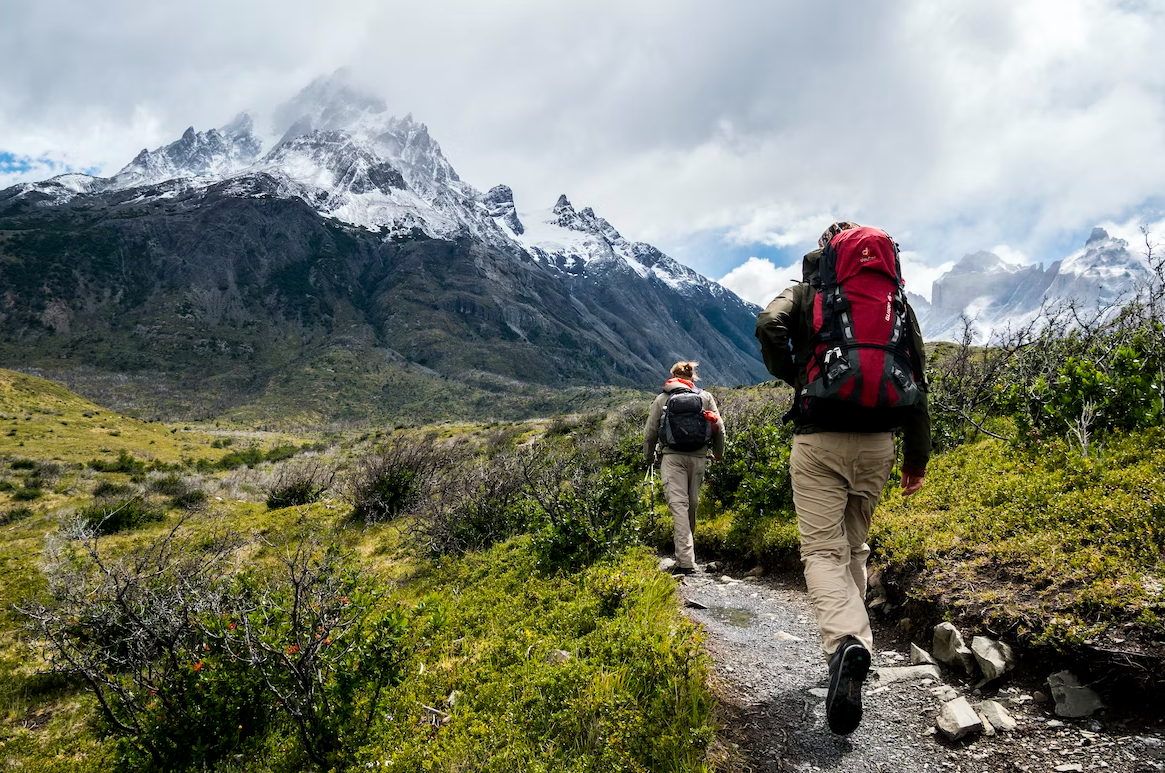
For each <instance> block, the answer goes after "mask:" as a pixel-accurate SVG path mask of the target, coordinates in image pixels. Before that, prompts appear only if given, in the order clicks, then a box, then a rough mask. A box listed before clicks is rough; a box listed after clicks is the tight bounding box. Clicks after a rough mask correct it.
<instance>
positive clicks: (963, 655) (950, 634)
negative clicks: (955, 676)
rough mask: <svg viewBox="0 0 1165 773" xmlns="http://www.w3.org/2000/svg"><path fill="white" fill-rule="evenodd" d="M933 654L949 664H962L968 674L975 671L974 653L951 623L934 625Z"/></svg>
mask: <svg viewBox="0 0 1165 773" xmlns="http://www.w3.org/2000/svg"><path fill="white" fill-rule="evenodd" d="M931 649H932V650H933V651H934V656H935V657H936V658H938V659H939V660H940V661H942V662H943V663H946V664H947V665H949V666H962V667H963V668H964V669H965V670H966V671H967V673H968V674H973V673H975V654H974V653H973V652H971V648H970V647H968V646H967V644H966V642H964V641H963V635H962V634H961V633H959V629H958V628H955V626H954V625H953V624H952V623H939V624H938V625H936V626H935V627H934V645H933V646H932V647H931Z"/></svg>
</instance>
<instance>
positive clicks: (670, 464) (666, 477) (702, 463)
mask: <svg viewBox="0 0 1165 773" xmlns="http://www.w3.org/2000/svg"><path fill="white" fill-rule="evenodd" d="M707 464H708V458H707V457H706V456H703V455H700V456H688V455H686V454H664V455H663V459H662V460H661V461H660V463H659V478H660V480H661V481H662V482H663V496H664V498H665V499H667V506H668V509H669V510H671V520H672V527H673V529H674V531H675V543H676V563H677V564H679V566H680V568H682V569H693V568H695V566H696V548H695V544H694V542H693V539H692V537H693V535H694V534H695V533H696V506H697V505H698V504H699V503H700V484H702V483H703V482H704V468H705V467H706V466H707Z"/></svg>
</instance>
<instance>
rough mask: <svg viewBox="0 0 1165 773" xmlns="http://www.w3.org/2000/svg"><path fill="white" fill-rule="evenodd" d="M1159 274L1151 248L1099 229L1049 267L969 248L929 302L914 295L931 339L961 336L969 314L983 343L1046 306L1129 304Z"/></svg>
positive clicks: (1087, 307)
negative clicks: (1133, 246)
mask: <svg viewBox="0 0 1165 773" xmlns="http://www.w3.org/2000/svg"><path fill="white" fill-rule="evenodd" d="M1153 278H1154V274H1153V271H1152V268H1151V267H1150V266H1149V264H1148V262H1147V260H1146V258H1145V256H1144V255H1142V254H1139V253H1136V252H1133V251H1132V250H1130V249H1129V244H1128V242H1127V241H1125V240H1124V239H1119V238H1115V237H1112V236H1110V235H1109V234H1108V232H1107V231H1105V230H1104V229H1103V228H1095V229H1093V231H1092V234H1091V236H1089V238H1088V242H1087V243H1086V244H1085V245H1084V248H1083V249H1081V250H1078V251H1077V252H1074V253H1072V254H1071V255H1069V256H1068V257H1067V258H1064V259H1063V260H1058V261H1056V262H1054V263H1052V264H1051V265H1050V266H1049V267H1048V268H1047V269H1045V268H1044V267H1043V266H1042V265H1029V266H1022V265H1017V264H1013V263H1007V262H1006V261H1004V260H1003V259H1002V258H1000V257H999V256H998V255H996V254H994V253H992V252H976V253H972V254H970V255H966V256H964V257H963V258H962V259H961V260H959V262H958V263H956V264H955V266H954V267H953V268H952V269H951V270H950V271H948V272H947V273H945V274H943V275H942V276H941V277H939V278H938V279H937V280H936V281H935V282H934V284H933V285H932V288H931V296H930V301H929V302H928V301H927V300H926V299H925V298H923V297H921V296H918V295H913V294H911V296H910V302H911V305H912V306H913V307H914V310H915V313H916V314H917V315H918V319H919V323H920V324H921V325H922V330H923V335H924V337H925V338H926V339H927V340H932V341H936V340H946V341H958V340H961V338H962V335H963V329H964V320H969V321H970V322H971V324H972V329H973V331H974V334H975V338H976V340H977V341H978V342H980V343H982V342H986V341H988V340H989V339H990V337H991V335H992V333H993V332H997V331H1003V330H1006V329H1009V328H1010V329H1016V328H1018V327H1020V326H1022V325H1025V324H1027V323H1029V322H1031V321H1032V320H1033V319H1035V318H1036V317H1038V316H1039V314H1040V312H1041V310H1042V309H1055V308H1057V307H1062V306H1063V305H1064V304H1066V303H1069V302H1073V303H1076V304H1077V305H1078V306H1079V307H1080V308H1081V309H1084V310H1095V309H1098V308H1100V307H1102V306H1106V305H1111V304H1117V305H1120V304H1123V303H1124V302H1127V301H1128V300H1130V299H1131V298H1132V297H1133V296H1134V294H1135V293H1136V291H1137V289H1138V288H1140V287H1143V286H1144V285H1145V284H1146V283H1148V282H1150V281H1152V280H1153Z"/></svg>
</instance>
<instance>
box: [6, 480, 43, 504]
mask: <svg viewBox="0 0 1165 773" xmlns="http://www.w3.org/2000/svg"><path fill="white" fill-rule="evenodd" d="M42 496H44V492H43V491H41V490H40V488H38V487H30V486H29V485H28V483H25V485H24V486H23V487H22V488H18V489H16V491H14V492H12V499H13V500H14V501H16V502H31V501H33V500H34V499H40V498H41V497H42Z"/></svg>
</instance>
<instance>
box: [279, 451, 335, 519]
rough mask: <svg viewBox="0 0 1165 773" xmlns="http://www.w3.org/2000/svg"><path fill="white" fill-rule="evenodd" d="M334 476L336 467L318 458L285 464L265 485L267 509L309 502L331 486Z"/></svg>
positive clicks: (313, 500) (316, 498) (320, 495)
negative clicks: (300, 462)
mask: <svg viewBox="0 0 1165 773" xmlns="http://www.w3.org/2000/svg"><path fill="white" fill-rule="evenodd" d="M335 478H336V468H335V467H334V466H332V465H327V464H324V463H322V462H320V461H319V460H311V461H309V462H307V463H305V464H297V465H285V466H283V467H282V468H281V469H280V470H279V472H277V473H276V475H275V478H274V480H272V481H271V483H270V484H269V485H268V486H267V509H269V510H278V509H280V508H283V507H293V506H296V505H307V504H311V503H312V502H315V501H316V500H318V499H319V498H320V497H322V496H323V495H324V493H325V492H326V491H327V490H328V489H330V488H331V487H332V483H333V481H335Z"/></svg>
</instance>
